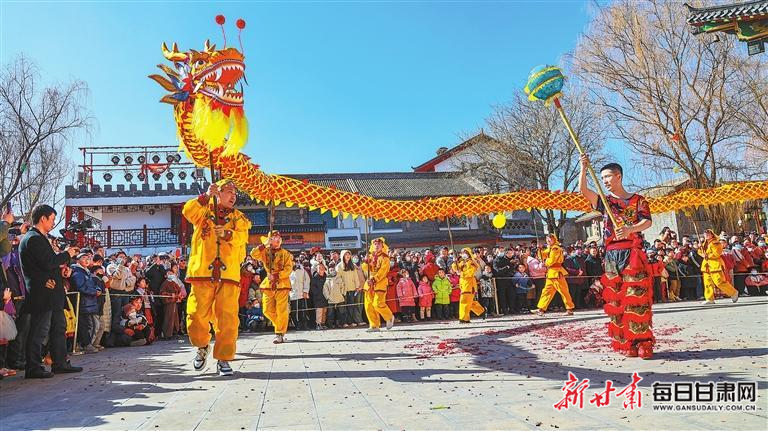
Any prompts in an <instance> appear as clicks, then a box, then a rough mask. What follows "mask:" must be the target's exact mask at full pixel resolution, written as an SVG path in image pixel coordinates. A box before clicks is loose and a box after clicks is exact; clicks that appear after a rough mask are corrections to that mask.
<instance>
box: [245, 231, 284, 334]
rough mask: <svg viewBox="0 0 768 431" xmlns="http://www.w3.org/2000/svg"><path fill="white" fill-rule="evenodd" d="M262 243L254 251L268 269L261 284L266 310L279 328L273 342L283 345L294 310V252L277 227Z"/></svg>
mask: <svg viewBox="0 0 768 431" xmlns="http://www.w3.org/2000/svg"><path fill="white" fill-rule="evenodd" d="M261 242H262V244H261V245H259V246H258V247H256V248H254V249H253V250H251V257H252V258H254V259H256V260H258V261H259V262H261V263H262V264H263V265H264V270H265V271H267V278H265V279H264V280H262V282H261V285H260V286H259V288H260V289H261V292H262V310H264V316H265V317H266V318H267V319H269V320H270V321H271V322H272V326H274V327H275V340H274V341H273V343H275V344H282V343H283V342H285V333H286V332H287V331H288V315H289V313H290V311H291V310H290V305H289V302H288V300H289V296H290V293H291V278H290V277H291V272H292V271H293V255H292V254H291V252H289V251H288V250H286V249H284V248H282V245H283V238H282V236H280V232H278V231H276V230H273V231H270V232H269V234H268V235H267V236H266V237H262V238H261Z"/></svg>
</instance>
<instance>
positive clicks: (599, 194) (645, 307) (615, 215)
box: [525, 66, 655, 359]
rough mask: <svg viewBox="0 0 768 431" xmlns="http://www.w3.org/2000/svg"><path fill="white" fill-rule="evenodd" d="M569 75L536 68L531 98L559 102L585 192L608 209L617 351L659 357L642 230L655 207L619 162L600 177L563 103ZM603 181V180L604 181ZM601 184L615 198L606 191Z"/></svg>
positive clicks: (609, 309)
mask: <svg viewBox="0 0 768 431" xmlns="http://www.w3.org/2000/svg"><path fill="white" fill-rule="evenodd" d="M564 81H565V77H564V76H563V73H562V71H561V70H560V68H558V67H556V66H539V67H537V68H535V69H534V70H533V71H531V74H530V76H529V77H528V84H527V85H526V87H525V92H526V93H528V95H529V99H530V100H543V101H545V104H547V105H548V104H549V103H550V102H552V101H554V104H555V107H556V108H557V112H558V113H559V114H560V118H561V119H562V120H563V123H564V124H565V127H566V128H567V129H568V133H569V134H570V135H571V139H572V140H573V143H574V144H575V145H576V149H577V150H578V151H579V154H580V155H581V158H580V160H581V173H580V175H579V191H580V192H581V194H582V195H584V197H585V198H586V199H587V200H588V201H589V203H590V205H591V207H592V208H594V209H597V210H598V211H600V212H602V213H603V221H604V224H605V228H604V230H603V238H604V241H605V248H606V256H605V274H604V275H603V277H602V280H601V281H602V283H603V286H604V289H603V299H604V300H605V306H604V310H605V313H606V314H608V316H609V317H610V319H611V322H610V324H609V326H608V334H609V335H610V336H611V338H612V341H611V346H612V347H613V348H614V350H616V351H619V352H622V353H624V354H626V355H627V356H640V357H642V358H643V359H650V358H651V357H653V345H654V342H655V339H654V337H653V332H652V330H651V303H652V300H653V281H652V279H651V278H650V277H648V274H649V268H648V257H647V255H646V254H645V253H644V252H643V245H642V244H643V238H642V234H641V232H642V231H644V230H646V229H648V228H649V227H651V224H652V222H651V211H650V207H649V206H648V202H647V201H646V200H645V198H644V197H642V196H640V195H638V194H636V193H629V192H627V191H626V190H625V189H624V185H623V184H622V177H623V174H624V171H623V169H622V167H621V165H619V164H618V163H609V164H607V165H605V166H603V168H602V169H600V176H601V178H600V179H598V177H597V175H596V174H595V171H594V170H593V169H592V166H591V165H590V163H589V158H588V157H587V155H586V154H585V152H584V149H583V148H582V147H581V144H580V143H579V139H578V136H576V133H575V132H574V130H573V128H572V127H571V124H570V122H569V121H568V117H567V116H566V115H565V111H564V110H563V106H562V105H561V103H560V95H561V94H560V90H561V89H562V88H563V83H564ZM587 173H589V174H590V176H591V177H592V181H594V183H595V189H596V190H597V191H593V190H591V189H590V188H589V186H588V185H587ZM601 180H602V181H601ZM601 183H602V184H604V185H605V186H606V188H607V189H608V192H609V193H610V196H606V195H605V193H603V189H602V187H601Z"/></svg>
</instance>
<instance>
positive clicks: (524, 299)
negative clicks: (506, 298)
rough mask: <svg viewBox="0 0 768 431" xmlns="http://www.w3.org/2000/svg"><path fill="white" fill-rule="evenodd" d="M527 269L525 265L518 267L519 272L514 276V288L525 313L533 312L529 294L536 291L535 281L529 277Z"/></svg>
mask: <svg viewBox="0 0 768 431" xmlns="http://www.w3.org/2000/svg"><path fill="white" fill-rule="evenodd" d="M527 269H528V268H527V267H526V266H525V264H522V263H521V264H519V265H517V271H515V275H513V276H512V286H514V287H515V292H514V294H515V295H517V303H518V304H519V305H520V307H521V309H523V310H524V312H525V313H526V314H527V313H530V312H531V305H530V303H529V302H528V292H530V291H531V290H533V289H535V288H536V287H535V286H534V284H533V280H531V278H530V277H529V276H528V272H527Z"/></svg>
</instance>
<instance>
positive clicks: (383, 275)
mask: <svg viewBox="0 0 768 431" xmlns="http://www.w3.org/2000/svg"><path fill="white" fill-rule="evenodd" d="M388 253H389V247H387V244H386V242H384V238H376V239H375V240H373V243H372V244H371V247H370V249H369V250H368V258H367V259H366V262H365V263H363V266H362V269H363V272H364V273H365V274H366V277H367V278H368V280H367V282H366V283H365V288H364V289H365V298H364V304H365V315H366V317H368V325H369V328H368V331H369V332H375V331H378V330H379V328H380V327H381V319H382V318H383V319H384V321H385V322H387V329H391V328H392V325H393V324H394V323H395V317H394V316H393V315H392V311H391V310H390V309H389V306H388V305H387V284H388V283H389V280H388V279H387V274H388V273H389V254H388Z"/></svg>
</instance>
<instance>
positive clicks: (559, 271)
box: [532, 234, 573, 316]
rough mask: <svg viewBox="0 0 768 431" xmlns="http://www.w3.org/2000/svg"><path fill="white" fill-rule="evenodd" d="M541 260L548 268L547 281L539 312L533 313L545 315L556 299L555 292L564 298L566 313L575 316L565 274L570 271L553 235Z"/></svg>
mask: <svg viewBox="0 0 768 431" xmlns="http://www.w3.org/2000/svg"><path fill="white" fill-rule="evenodd" d="M541 258H542V259H543V260H544V265H545V266H546V267H547V281H546V283H545V284H544V289H542V291H541V298H539V303H538V305H537V308H538V309H537V310H534V311H532V312H533V313H535V314H538V315H539V316H542V315H544V313H545V312H546V311H547V307H549V303H550V302H552V299H553V298H554V297H555V292H557V293H559V294H560V296H561V297H562V298H563V304H565V310H566V311H565V312H566V314H568V315H569V316H571V315H573V300H572V299H571V293H570V292H569V291H568V282H567V281H565V274H568V271H566V270H565V268H563V260H564V259H565V257H564V256H563V247H561V246H560V242H559V241H558V240H557V237H556V236H555V235H553V234H549V235H547V248H546V249H544V250H542V251H541Z"/></svg>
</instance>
